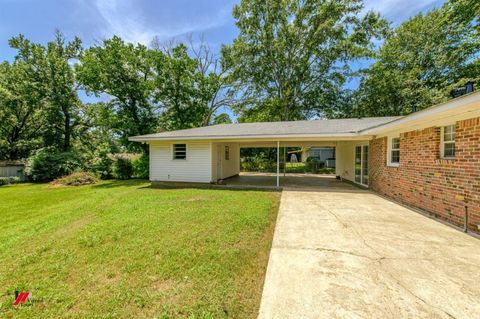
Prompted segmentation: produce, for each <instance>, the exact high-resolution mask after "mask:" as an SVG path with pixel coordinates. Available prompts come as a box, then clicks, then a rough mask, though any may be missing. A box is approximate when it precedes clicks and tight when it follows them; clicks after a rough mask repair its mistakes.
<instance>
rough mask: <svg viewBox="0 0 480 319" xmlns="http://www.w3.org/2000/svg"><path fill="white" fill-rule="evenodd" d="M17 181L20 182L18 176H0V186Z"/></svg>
mask: <svg viewBox="0 0 480 319" xmlns="http://www.w3.org/2000/svg"><path fill="white" fill-rule="evenodd" d="M18 182H20V177H18V176H8V177H0V186H2V185H10V184H16V183H18Z"/></svg>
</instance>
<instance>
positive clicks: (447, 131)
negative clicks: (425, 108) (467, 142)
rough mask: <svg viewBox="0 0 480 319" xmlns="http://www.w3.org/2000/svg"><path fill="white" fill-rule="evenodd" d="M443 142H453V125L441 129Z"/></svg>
mask: <svg viewBox="0 0 480 319" xmlns="http://www.w3.org/2000/svg"><path fill="white" fill-rule="evenodd" d="M443 140H444V141H445V142H452V141H455V125H449V126H445V127H444V128H443Z"/></svg>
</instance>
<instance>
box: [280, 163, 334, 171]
mask: <svg viewBox="0 0 480 319" xmlns="http://www.w3.org/2000/svg"><path fill="white" fill-rule="evenodd" d="M286 165H287V173H299V174H302V173H311V174H335V168H331V167H321V168H320V167H318V168H315V169H312V168H309V167H308V166H307V165H306V164H305V163H303V162H299V163H286ZM318 166H320V165H318Z"/></svg>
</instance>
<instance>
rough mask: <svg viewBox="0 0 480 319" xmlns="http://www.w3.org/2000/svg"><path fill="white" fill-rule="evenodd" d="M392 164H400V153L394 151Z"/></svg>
mask: <svg viewBox="0 0 480 319" xmlns="http://www.w3.org/2000/svg"><path fill="white" fill-rule="evenodd" d="M391 162H392V163H400V151H398V150H397V151H392V158H391Z"/></svg>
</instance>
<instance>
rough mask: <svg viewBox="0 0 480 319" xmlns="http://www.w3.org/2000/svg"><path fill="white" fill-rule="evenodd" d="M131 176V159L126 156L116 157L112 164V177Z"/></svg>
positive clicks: (125, 177)
mask: <svg viewBox="0 0 480 319" xmlns="http://www.w3.org/2000/svg"><path fill="white" fill-rule="evenodd" d="M132 176H133V164H132V160H130V159H128V158H121V157H119V158H117V161H116V162H115V164H114V165H113V177H115V178H116V179H130V178H132Z"/></svg>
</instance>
